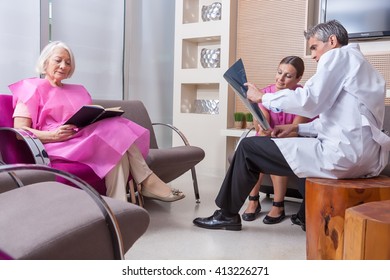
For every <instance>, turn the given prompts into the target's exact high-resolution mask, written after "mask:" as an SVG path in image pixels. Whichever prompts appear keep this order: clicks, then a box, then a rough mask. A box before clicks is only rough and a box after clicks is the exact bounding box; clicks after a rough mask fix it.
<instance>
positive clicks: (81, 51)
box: [51, 0, 125, 99]
mask: <svg viewBox="0 0 390 280" xmlns="http://www.w3.org/2000/svg"><path fill="white" fill-rule="evenodd" d="M51 2H52V31H51V39H52V40H53V41H55V40H60V41H64V42H65V43H67V44H68V45H69V46H70V47H71V48H72V50H73V52H74V55H75V57H76V58H75V60H76V71H75V73H74V75H73V77H72V78H71V79H70V80H69V82H71V83H80V84H83V85H84V86H85V87H86V88H87V90H88V91H89V92H90V94H91V95H92V96H93V98H100V99H122V98H123V62H124V61H123V46H124V43H123V37H124V35H123V33H124V13H125V12H124V0H110V1H102V0H100V1H96V0H82V1H80V0H66V1H63V0H51Z"/></svg>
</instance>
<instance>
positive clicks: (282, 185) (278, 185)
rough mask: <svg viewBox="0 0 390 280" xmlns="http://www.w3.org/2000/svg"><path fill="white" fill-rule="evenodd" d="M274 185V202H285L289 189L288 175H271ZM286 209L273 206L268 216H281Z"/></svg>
mask: <svg viewBox="0 0 390 280" xmlns="http://www.w3.org/2000/svg"><path fill="white" fill-rule="evenodd" d="M271 180H272V185H273V187H274V202H283V201H284V197H285V195H286V191H287V180H288V177H287V176H276V175H271ZM283 210H284V207H277V206H272V208H271V211H269V213H268V216H270V217H274V218H275V217H279V216H280V215H281V214H282V212H283Z"/></svg>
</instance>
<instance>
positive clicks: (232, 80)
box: [223, 58, 271, 130]
mask: <svg viewBox="0 0 390 280" xmlns="http://www.w3.org/2000/svg"><path fill="white" fill-rule="evenodd" d="M223 77H224V78H225V80H226V81H227V82H228V83H229V85H230V86H231V87H232V88H233V90H234V92H235V93H236V94H237V95H238V96H239V97H240V99H241V101H242V102H243V103H244V104H245V106H246V107H247V108H248V110H249V111H250V112H251V113H252V115H253V116H254V117H255V118H256V120H257V121H258V122H259V124H260V125H261V127H262V128H263V129H264V130H269V129H270V128H271V127H270V125H269V123H268V121H267V119H266V118H265V117H264V114H263V112H261V110H260V108H259V105H258V104H256V103H253V102H251V101H250V100H249V99H247V96H246V92H247V91H248V87H247V86H244V84H245V83H246V82H247V78H246V73H245V68H244V64H243V63H242V60H241V58H240V59H239V60H237V61H236V62H235V63H234V64H233V65H232V66H231V67H230V68H229V69H228V70H227V71H226V72H225V74H223Z"/></svg>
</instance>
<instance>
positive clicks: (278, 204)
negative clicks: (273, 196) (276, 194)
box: [263, 201, 286, 225]
mask: <svg viewBox="0 0 390 280" xmlns="http://www.w3.org/2000/svg"><path fill="white" fill-rule="evenodd" d="M272 206H275V207H278V208H282V207H283V211H282V213H281V214H280V215H279V216H278V217H271V216H268V215H266V216H265V217H264V219H263V223H264V224H267V225H273V224H278V223H280V222H281V221H283V219H284V218H285V217H286V214H285V212H284V201H280V202H275V201H274V202H273V203H272Z"/></svg>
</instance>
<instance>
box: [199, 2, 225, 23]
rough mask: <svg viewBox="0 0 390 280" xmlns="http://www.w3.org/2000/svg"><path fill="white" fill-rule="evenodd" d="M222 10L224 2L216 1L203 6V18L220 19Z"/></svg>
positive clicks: (204, 19)
mask: <svg viewBox="0 0 390 280" xmlns="http://www.w3.org/2000/svg"><path fill="white" fill-rule="evenodd" d="M221 12H222V3H220V2H214V3H212V4H211V5H208V6H202V20H203V21H210V20H220V19H221Z"/></svg>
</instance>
